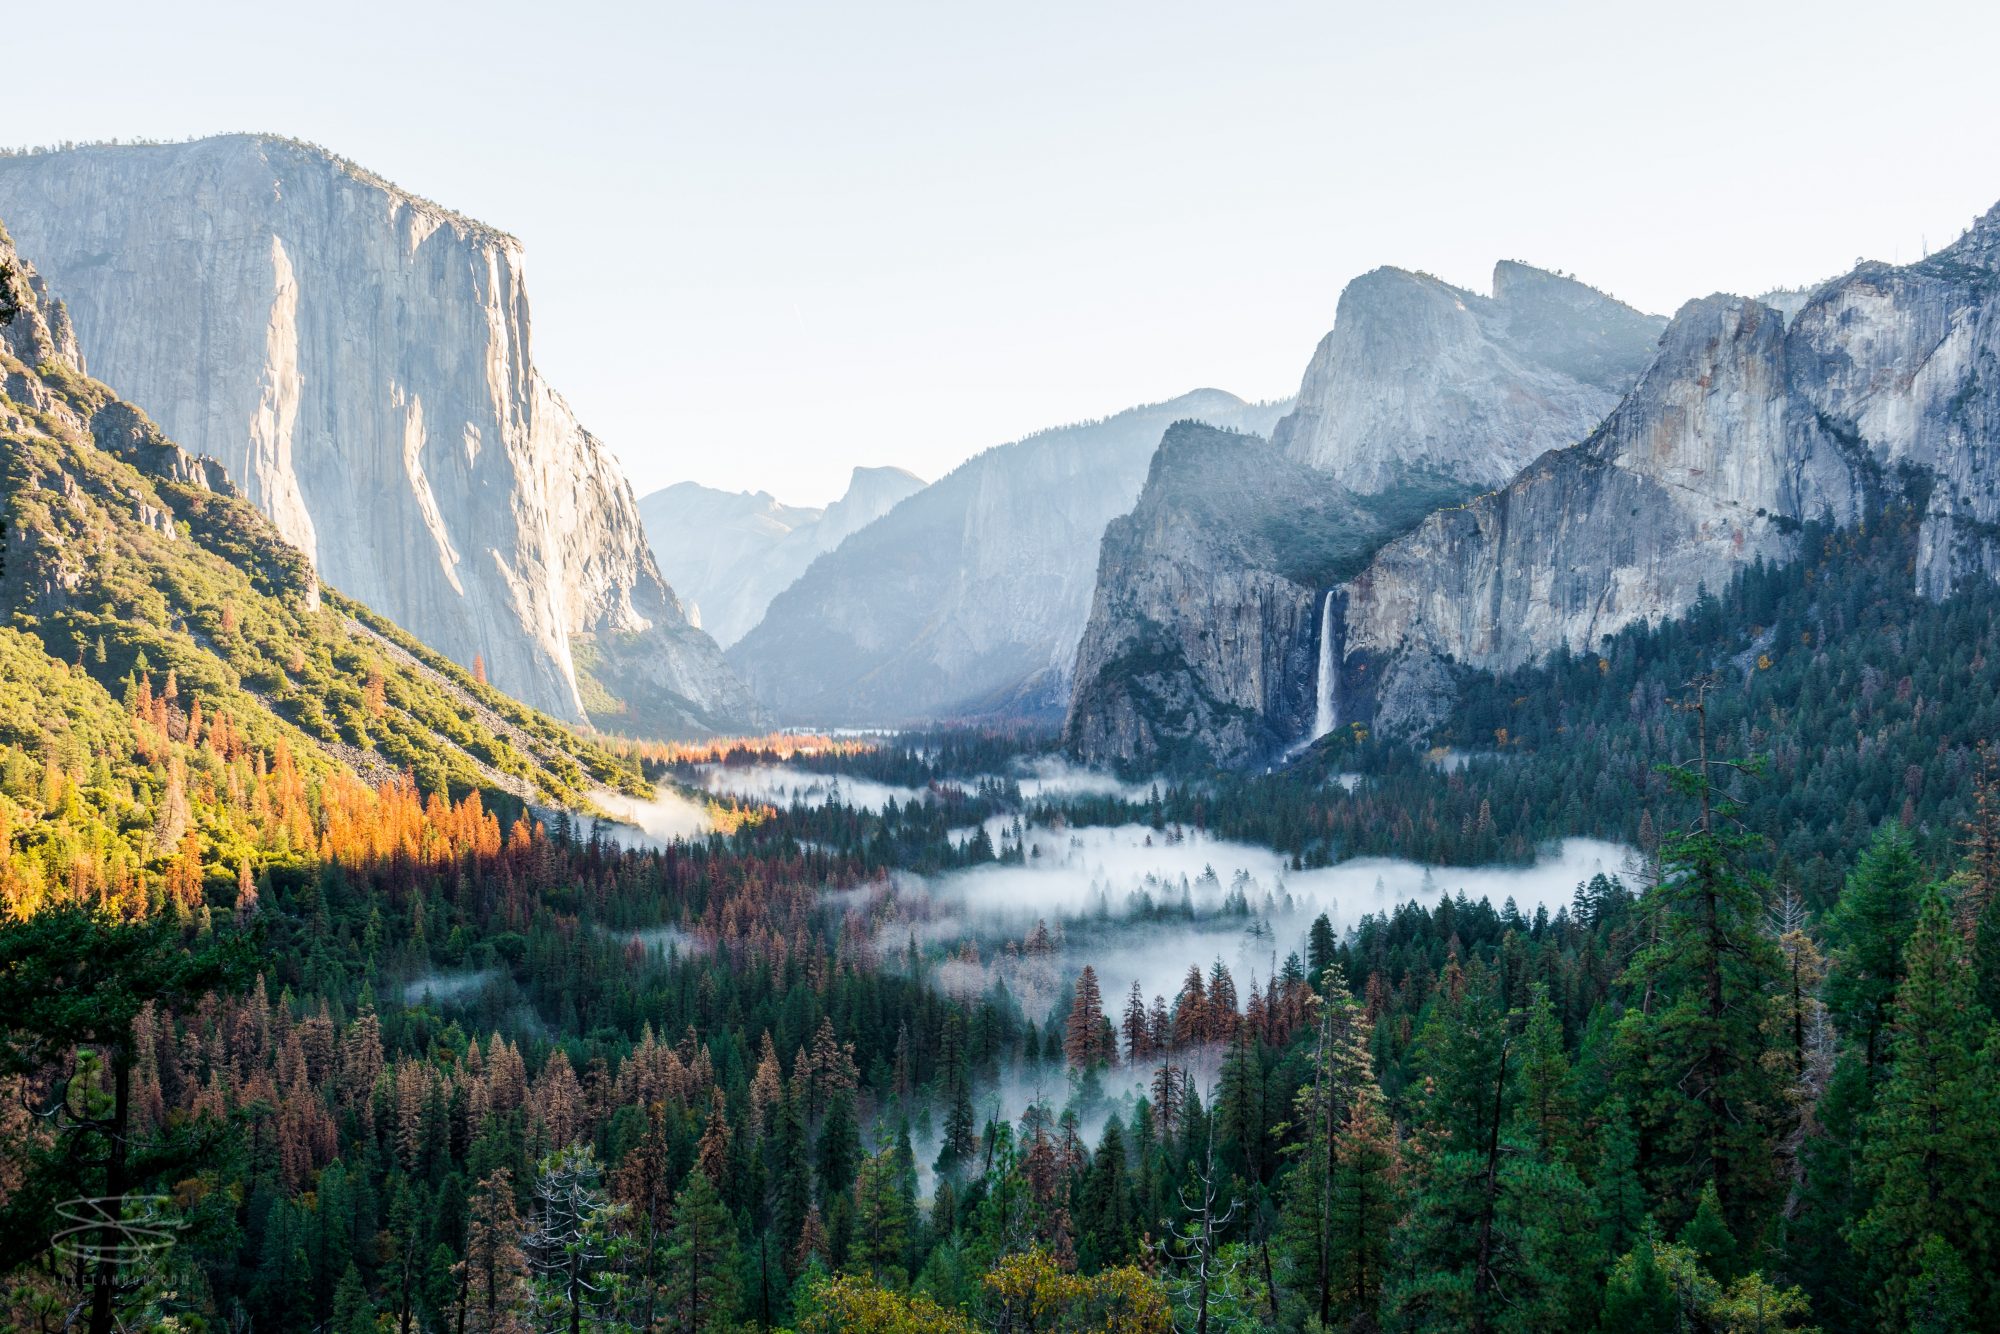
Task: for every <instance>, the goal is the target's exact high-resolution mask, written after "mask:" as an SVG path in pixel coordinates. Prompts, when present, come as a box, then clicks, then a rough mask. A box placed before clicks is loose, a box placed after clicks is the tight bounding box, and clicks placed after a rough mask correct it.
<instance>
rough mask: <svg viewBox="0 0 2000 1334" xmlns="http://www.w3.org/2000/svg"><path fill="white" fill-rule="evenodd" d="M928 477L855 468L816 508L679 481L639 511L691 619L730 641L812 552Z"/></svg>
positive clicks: (646, 499) (830, 545)
mask: <svg viewBox="0 0 2000 1334" xmlns="http://www.w3.org/2000/svg"><path fill="white" fill-rule="evenodd" d="M923 486H924V482H923V479H922V478H920V477H918V476H917V475H916V474H915V473H912V472H907V471H905V470H904V469H902V468H856V469H855V470H854V475H853V477H852V478H851V479H850V480H849V482H848V486H847V491H846V493H845V494H843V495H842V496H841V498H840V499H838V500H836V501H834V502H833V503H832V504H831V505H828V506H827V507H826V508H824V509H817V508H813V507H810V506H804V505H785V504H780V503H779V502H778V501H777V500H776V499H775V498H774V497H773V496H772V495H771V493H770V492H768V491H757V492H750V491H718V490H716V489H715V488H713V487H707V486H702V485H700V484H698V483H695V482H680V483H677V484H676V485H673V486H670V487H667V488H665V489H664V490H660V491H655V492H653V493H652V494H651V495H647V496H641V497H640V498H639V517H640V519H641V520H643V521H644V523H645V525H646V535H647V537H648V538H649V539H650V540H651V541H652V545H653V555H654V557H655V558H657V559H658V561H659V563H660V570H661V573H663V574H664V575H665V576H666V578H667V579H668V581H669V582H670V583H672V584H673V586H674V587H675V588H676V589H677V590H679V592H680V594H681V596H682V598H684V599H685V600H686V603H687V605H688V615H689V619H691V620H693V621H694V622H695V623H696V624H698V625H700V626H701V628H702V629H704V630H706V631H707V632H708V633H709V635H710V636H712V637H713V638H714V640H715V642H716V643H718V644H720V645H722V647H724V648H728V647H729V646H730V645H731V644H734V643H735V642H736V641H737V640H739V639H741V638H742V637H743V636H744V635H745V634H747V633H748V632H749V630H750V628H751V627H752V626H754V625H756V624H757V622H758V621H759V620H761V619H763V616H764V609H765V608H766V607H768V606H770V604H771V599H772V598H774V597H776V596H777V595H778V594H779V593H781V592H783V591H784V590H785V589H786V588H788V587H790V586H791V584H792V582H793V581H794V580H796V579H797V578H798V577H799V576H800V575H801V574H804V573H805V571H806V567H807V566H809V565H811V564H812V563H813V561H815V560H817V559H818V558H819V557H820V556H823V555H825V554H826V553H827V552H829V551H832V550H833V549H834V548H835V547H837V546H839V545H840V544H841V543H842V542H844V541H846V540H847V538H848V536H849V535H850V534H852V533H856V532H859V531H860V530H861V529H863V528H865V527H867V526H868V525H869V524H871V523H873V522H874V521H875V520H877V519H879V518H881V517H882V516H883V515H884V514H887V513H888V512H889V511H890V510H892V509H894V508H895V507H896V506H897V505H898V504H900V503H901V502H902V501H903V500H905V499H906V498H908V497H909V496H911V495H914V494H915V493H916V492H918V491H921V490H922V489H923Z"/></svg>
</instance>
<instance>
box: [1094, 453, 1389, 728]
mask: <svg viewBox="0 0 2000 1334" xmlns="http://www.w3.org/2000/svg"><path fill="white" fill-rule="evenodd" d="M1379 540H1380V532H1379V522H1378V520H1377V519H1376V517H1375V516H1374V515H1373V514H1371V513H1370V512H1369V510H1368V509H1366V508H1365V507H1364V505H1363V503H1362V502H1360V501H1358V500H1357V499H1356V498H1355V497H1354V496H1352V495H1351V494H1350V493H1348V492H1347V491H1346V490H1344V489H1343V488H1339V487H1334V486H1329V485H1327V484H1326V481H1325V478H1324V477H1322V476H1320V475H1319V474H1317V473H1315V472H1313V471H1312V470H1311V469H1309V468H1307V467H1306V466H1305V465H1303V464H1301V463H1299V462H1297V461H1296V460H1295V459H1292V458H1290V457H1289V456H1287V455H1286V454H1284V453H1283V452H1281V451H1280V450H1278V449H1276V448H1274V447H1273V446H1272V445H1270V444H1269V443H1268V442H1266V441H1264V440H1263V439H1260V438H1259V437H1257V436H1252V435H1239V434H1236V433H1233V432H1228V431H1219V430H1216V429H1214V428H1212V427H1208V426H1203V425H1201V424H1199V423H1195V422H1181V423H1177V424H1176V425H1174V426H1172V427H1171V428H1169V429H1168V431H1167V433H1166V436H1165V438H1164V439H1162V440H1161V442H1160V447H1159V449H1158V451H1156V452H1155V453H1154V455H1153V462H1152V467H1151V470H1150V471H1149V473H1148V475H1147V478H1146V486H1145V489H1144V491H1143V492H1142V493H1141V495H1140V498H1139V503H1138V505H1137V506H1136V507H1135V508H1134V509H1133V511H1132V512H1131V513H1130V514H1127V515H1125V516H1123V517H1121V518H1118V519H1114V520H1112V522H1111V524H1110V526H1109V527H1108V528H1106V530H1105V533H1104V543H1103V554H1102V556H1101V558H1100V564H1099V567H1098V578H1097V592H1096V598H1095V601H1094V603H1093V605H1092V607H1091V613H1090V620H1089V624H1088V626H1087V628H1086V629H1085V631H1084V634H1083V640H1082V642H1081V644H1079V645H1078V647H1077V659H1076V682H1077V688H1076V693H1075V696H1074V698H1073V700H1072V701H1071V704H1070V708H1069V713H1068V717H1067V718H1066V720H1065V723H1064V736H1065V740H1066V742H1067V744H1068V746H1069V748H1070V750H1071V751H1072V753H1074V754H1076V755H1077V756H1079V757H1080V758H1083V759H1085V760H1087V761H1089V762H1092V763H1101V762H1106V761H1111V762H1119V761H1128V760H1131V759H1133V758H1135V757H1145V758H1146V759H1148V760H1149V761H1154V762H1158V763H1163V764H1168V765H1171V766H1174V767H1182V768H1185V767H1198V766H1206V765H1238V764H1244V763H1248V762H1249V761H1251V760H1253V759H1255V758H1258V757H1260V756H1263V755H1268V754H1272V753H1274V752H1276V751H1278V750H1281V749H1282V748H1283V747H1284V746H1285V745H1286V744H1287V743H1288V742H1290V741H1291V740H1292V739H1294V738H1295V737H1296V735H1297V734H1298V733H1299V732H1300V731H1301V730H1302V729H1303V728H1304V727H1306V726H1307V725H1308V724H1309V723H1310V722H1311V720H1312V716H1313V709H1314V662H1315V658H1316V656H1317V654H1318V646H1319V632H1320V622H1321V617H1322V611H1323V605H1324V602H1325V597H1324V591H1323V590H1325V589H1326V588H1327V587H1329V586H1330V585H1332V584H1333V583H1335V582H1337V581H1338V580H1339V579H1340V578H1341V577H1343V576H1344V575H1346V574H1348V573H1351V572H1352V569H1353V566H1354V565H1355V564H1357V563H1358V562H1359V560H1360V559H1361V558H1363V557H1365V555H1366V554H1367V552H1368V551H1369V550H1370V549H1372V545H1373V543H1374V542H1376V541H1379Z"/></svg>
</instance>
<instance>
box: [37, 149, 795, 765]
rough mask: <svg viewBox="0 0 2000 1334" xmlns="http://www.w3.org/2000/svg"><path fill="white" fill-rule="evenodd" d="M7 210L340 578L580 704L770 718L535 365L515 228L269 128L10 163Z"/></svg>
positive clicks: (287, 529)
mask: <svg viewBox="0 0 2000 1334" xmlns="http://www.w3.org/2000/svg"><path fill="white" fill-rule="evenodd" d="M0 215H4V216H6V217H8V218H9V219H10V223H11V225H12V226H13V228H14V231H15V235H16V237H17V239H18V241H19V243H20V246H21V248H22V251H23V253H24V254H26V255H28V256H29V258H30V259H31V260H33V261H34V262H35V264H36V265H37V266H38V267H39V268H40V269H41V270H42V272H43V273H44V274H45V275H46V276H47V277H48V279H49V280H50V282H51V284H52V285H53V286H54V287H55V288H56V290H58V291H60V292H62V293H63V294H64V296H65V298H66V299H67V300H68V301H69V303H70V309H71V313H72V317H73V319H74V322H75V325H76V329H77V334H78V337H79V339H80V341H81V343H82V346H83V349H84V352H85V354H86V356H87V357H88V359H89V361H90V364H91V368H92V370H93V371H94V372H95V373H96V374H98V375H100V376H102V377H103V378H105V379H106V380H108V381H110V382H111V383H112V384H113V385H115V386H116V387H117V388H118V389H119V390H120V391H121V392H122V393H123V394H124V395H126V396H127V397H128V398H130V399H131V400H132V401H134V402H136V403H137V404H139V405H140V406H141V407H143V408H144V409H146V411H147V412H148V413H150V414H151V415H152V416H153V417H154V418H155V419H157V420H158V421H159V422H160V423H161V425H162V426H163V427H164V428H165V429H166V431H167V432H168V434H170V435H171V436H173V437H174V438H176V439H178V440H180V441H181V442H183V443H184V444H186V445H187V446H188V447H189V448H190V449H193V450H195V451H197V452H200V453H205V454H209V455H213V456H214V457H215V458H217V459H218V460H220V461H221V462H222V463H223V465H224V466H225V467H226V468H227V469H228V471H229V473H230V475H231V476H232V477H235V478H236V479H238V481H239V484H240V485H241V486H242V487H243V489H244V491H245V492H246V494H247V495H248V496H249V497H250V499H251V500H252V501H253V502H255V503H256V505H257V506H258V507H259V508H260V509H262V510H263V511H264V512H265V513H266V514H268V515H270V516H271V518H272V519H273V521H274V522H275V523H276V524H277V526H278V528H279V530H280V532H281V533H282V534H283V535H284V536H285V537H286V538H287V539H288V540H289V541H290V542H292V543H293V544H294V545H295V546H297V547H298V548H299V549H300V550H302V551H304V552H306V553H307V554H308V555H309V556H310V557H311V558H312V560H313V562H314V564H315V565H316V566H317V568H318V569H319V571H320V573H321V574H322V576H323V577H324V578H325V579H326V580H327V582H329V583H331V584H333V585H334V586H336V587H338V588H340V589H342V590H343V591H344V592H346V593H348V594H350V595H352V596H355V597H357V598H359V599H361V600H362V601H364V602H367V603H369V604H370V605H372V606H374V607H376V608H377V609H379V610H380V611H382V612H384V613H385V614H387V615H388V616H390V617H391V618H392V619H394V620H396V621H397V622H399V623H401V624H402V625H403V626H405V627H407V628H408V629H409V630H410V631H412V632H413V633H415V634H416V635H417V636H418V637H420V638H421V639H423V640H424V641H426V642H427V643H429V644H431V645H433V646H435V647H436V648H438V649H439V650H441V651H442V652H444V653H445V654H447V655H448V656H450V657H451V658H453V659H456V660H457V661H459V662H460V663H462V664H467V665H470V664H471V663H473V661H474V659H475V657H478V658H483V660H484V664H485V668H486V671H487V673H488V675H489V677H490V679H491V680H492V681H493V682H494V684H496V685H498V686H500V687H501V688H502V689H504V690H506V691H508V692H509V693H510V694H513V695H515V696H517V697H518V698H520V699H522V700H524V701H526V702H528V703H530V704H533V705H536V706H538V707H541V708H544V709H546V710H548V711H549V712H551V713H554V714H556V715H557V716H559V717H563V718H567V719H570V720H584V719H586V718H588V719H590V720H592V721H595V722H597V723H599V724H601V725H604V726H607V727H611V728H614V729H617V730H621V731H633V732H685V731H689V730H705V729H710V728H716V727H723V726H730V725H742V724H743V723H747V722H750V721H752V720H753V717H754V715H755V713H756V708H755V705H754V703H753V701H752V700H751V698H750V696H749V694H748V692H747V690H745V688H744V687H743V685H742V683H741V682H740V680H738V679H737V678H736V677H735V675H734V674H733V673H732V672H731V671H729V669H728V668H727V666H726V665H725V664H724V663H723V662H722V660H721V657H720V654H719V652H718V650H717V649H716V647H715V645H714V644H713V642H711V641H710V640H709V639H708V638H707V637H706V636H704V635H702V634H701V633H700V632H699V631H698V630H696V629H694V628H693V627H691V626H690V625H689V624H688V623H687V620H686V618H685V617H684V616H683V614H682V612H681V608H680V604H679V602H678V601H677V599H676V598H675V596H674V594H673V592H672V590H671V589H669V588H668V587H667V585H666V583H665V582H664V581H663V580H662V579H661V577H660V574H659V571H658V568H657V566H656V565H655V563H654V561H653V559H652V555H651V553H650V551H649V550H648V549H647V546H646V543H645V539H644V534H643V532H642V530H641V527H640V523H639V516H638V512H637V510H636V508H635V507H634V504H633V501H632V496H631V491H630V488H629V487H628V486H627V484H626V482H625V480H624V478H623V476H622V475H621V474H620V473H619V471H618V468H617V467H616V465H615V463H614V462H613V460H612V459H611V457H610V455H609V453H608V451H607V450H605V449H604V448H603V446H602V445H601V444H600V443H599V442H598V441H597V440H596V439H595V438H593V437H592V436H591V435H590V434H589V432H587V431H585V430H584V429H583V428H582V427H581V426H579V425H578V424H577V422H576V420H575V418H574V417H572V416H571V414H570V411H569V409H568V407H567V405H565V404H564V402H563V400H562V399H561V397H560V396H559V395H557V394H556V392H555V391H554V390H553V389H551V388H550V387H549V385H548V384H547V383H546V382H545V381H544V380H543V379H542V377H541V375H540V374H539V373H538V372H537V371H536V370H535V367H534V363H533V361H532V358H531V347H530V343H531V336H530V323H529V317H528V302H527V291H526V286H525V282H524V278H523V274H522V263H521V261H522V256H521V249H520V246H519V244H518V243H517V242H516V241H514V240H513V238H511V237H509V236H506V235H505V234H503V233H501V232H498V231H495V230H494V229H492V228H490V227H486V226H484V225H482V224H479V223H476V222H473V221H471V220H469V219H466V218H463V217H461V216H459V215H457V214H454V213H451V212H449V211H447V210H445V209H443V208H440V207H438V206H437V205H435V204H431V203H429V202H428V201H425V200H422V199H419V198H416V197H414V196H412V195H410V194H408V193H406V192H404V191H402V190H399V189H397V188H396V187H394V186H392V185H390V184H389V183H387V182H385V181H383V180H381V179H379V178H377V177H374V176H372V175H370V174H369V173H367V172H365V171H363V170H361V169H360V168H358V167H355V166H354V165H352V164H350V163H346V162H343V161H341V160H339V159H337V158H334V157H332V156H330V155H328V154H326V153H324V152H322V151H320V150H318V149H314V148H310V147H307V146H305V145H301V144H296V143H292V142H289V141H285V140H279V139H272V138H261V137H251V136H227V137H223V138H217V139H208V140H202V141H200V142H197V143H191V144H180V145H170V146H153V147H95V148H80V149H73V150H68V151H64V152H58V153H49V154H37V155H27V156H16V157H6V158H0Z"/></svg>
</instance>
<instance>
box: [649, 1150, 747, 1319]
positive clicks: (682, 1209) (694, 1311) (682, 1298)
mask: <svg viewBox="0 0 2000 1334" xmlns="http://www.w3.org/2000/svg"><path fill="white" fill-rule="evenodd" d="M665 1298H666V1306H667V1310H668V1312H669V1313H670V1314H669V1317H668V1321H667V1327H668V1328H669V1329H671V1330H674V1331H675V1332H676V1334H708V1331H710V1330H717V1329H727V1328H729V1326H730V1324H731V1322H732V1321H733V1320H734V1319H735V1316H736V1302H737V1260H736V1228H735V1225H734V1224H732V1223H731V1222H730V1220H729V1211H728V1210H727V1209H725V1208H723V1206H722V1200H721V1197H719V1196H718V1195H717V1194H716V1193H715V1186H714V1183H712V1182H711V1181H710V1180H709V1179H708V1175H707V1174H706V1173H705V1172H703V1171H702V1170H701V1168H700V1167H699V1166H698V1165H697V1166H695V1167H692V1168H689V1169H688V1174H687V1178H686V1180H684V1181H682V1182H681V1188H680V1191H679V1193H678V1194H676V1195H675V1196H674V1221H673V1228H672V1231H671V1233H670V1234H669V1239H668V1243H667V1284H666V1292H665Z"/></svg>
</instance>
